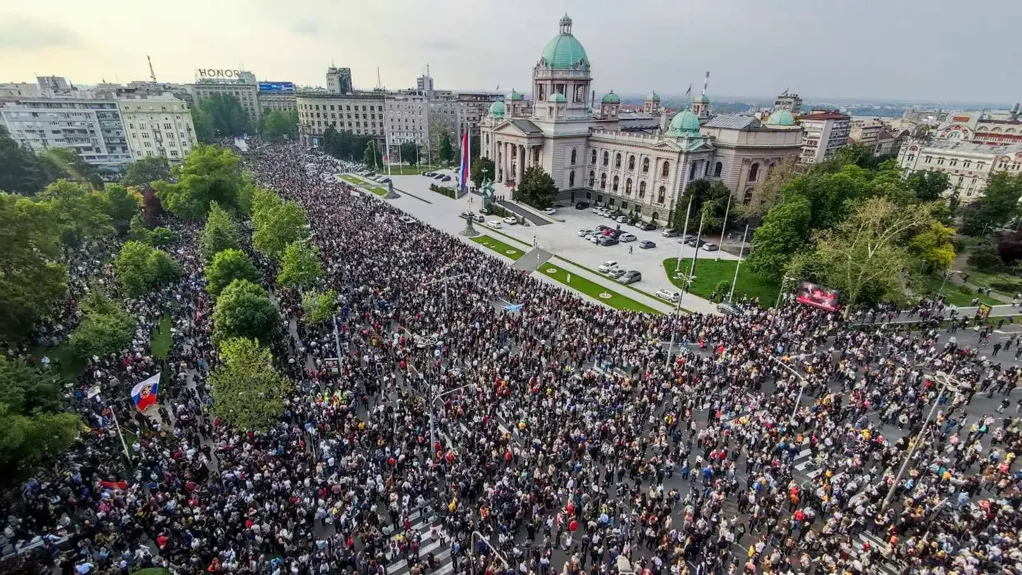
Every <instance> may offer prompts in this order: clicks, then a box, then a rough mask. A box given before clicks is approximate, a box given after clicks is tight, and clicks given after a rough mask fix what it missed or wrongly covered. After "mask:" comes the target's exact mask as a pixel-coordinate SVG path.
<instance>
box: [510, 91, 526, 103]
mask: <svg viewBox="0 0 1022 575" xmlns="http://www.w3.org/2000/svg"><path fill="white" fill-rule="evenodd" d="M524 99H525V94H519V93H518V92H515V91H514V90H511V95H510V96H508V100H511V101H512V102H517V101H519V100H524Z"/></svg>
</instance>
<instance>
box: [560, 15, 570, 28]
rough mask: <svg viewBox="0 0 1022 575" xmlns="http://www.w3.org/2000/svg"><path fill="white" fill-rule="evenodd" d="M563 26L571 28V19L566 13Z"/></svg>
mask: <svg viewBox="0 0 1022 575" xmlns="http://www.w3.org/2000/svg"><path fill="white" fill-rule="evenodd" d="M561 26H571V17H570V16H568V13H567V12H565V13H564V16H561Z"/></svg>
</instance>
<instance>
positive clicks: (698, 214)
mask: <svg viewBox="0 0 1022 575" xmlns="http://www.w3.org/2000/svg"><path fill="white" fill-rule="evenodd" d="M729 197H731V190H730V189H728V187H727V186H725V185H724V184H723V183H722V182H717V181H711V180H696V181H694V182H690V183H689V184H688V186H687V187H686V188H685V195H684V196H682V199H681V200H680V201H678V203H677V204H675V206H674V219H673V220H672V224H673V227H674V229H676V230H679V231H681V230H682V229H683V228H684V227H685V212H686V211H688V199H689V198H691V199H692V213H691V214H690V215H689V224H688V225H689V228H688V231H689V233H692V234H695V230H696V229H698V227H699V222H700V220H701V219H702V217H703V211H705V212H706V221H705V222H703V231H704V232H706V231H712V230H715V229H718V230H719V229H720V226H721V225H722V224H723V223H724V212H725V210H726V209H727V203H728V198H729Z"/></svg>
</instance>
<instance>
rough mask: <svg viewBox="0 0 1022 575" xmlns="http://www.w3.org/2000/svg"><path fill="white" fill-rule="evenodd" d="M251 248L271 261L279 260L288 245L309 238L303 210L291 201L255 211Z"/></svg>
mask: <svg viewBox="0 0 1022 575" xmlns="http://www.w3.org/2000/svg"><path fill="white" fill-rule="evenodd" d="M252 225H253V227H254V228H255V231H254V232H253V233H252V247H254V248H255V249H256V250H257V251H259V253H261V254H263V255H265V256H266V257H269V258H272V259H275V260H276V259H279V258H280V256H282V255H283V254H284V250H285V249H286V248H287V246H288V244H291V243H293V242H296V241H298V240H302V239H305V238H307V237H308V236H309V230H308V229H307V228H306V223H305V210H303V209H302V207H301V206H299V205H298V204H296V203H295V202H292V201H287V202H281V203H280V204H279V205H276V206H272V207H269V208H265V209H263V210H256V211H254V213H253V216H252Z"/></svg>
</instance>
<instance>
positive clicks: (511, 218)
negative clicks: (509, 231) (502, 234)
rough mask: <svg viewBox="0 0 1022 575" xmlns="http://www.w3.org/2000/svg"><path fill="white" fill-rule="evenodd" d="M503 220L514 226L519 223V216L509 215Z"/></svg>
mask: <svg viewBox="0 0 1022 575" xmlns="http://www.w3.org/2000/svg"><path fill="white" fill-rule="evenodd" d="M502 221H503V222H504V223H505V224H507V225H509V226H513V225H515V224H517V223H518V218H516V217H514V216H508V217H506V218H504V219H503V220H502Z"/></svg>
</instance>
